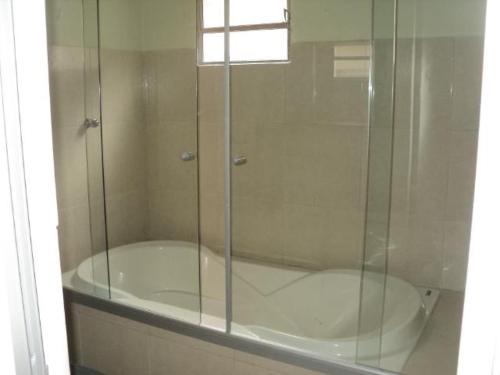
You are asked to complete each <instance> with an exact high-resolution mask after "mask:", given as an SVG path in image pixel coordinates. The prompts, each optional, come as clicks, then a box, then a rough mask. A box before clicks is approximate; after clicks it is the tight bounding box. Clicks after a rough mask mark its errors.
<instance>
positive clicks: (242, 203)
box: [232, 197, 284, 261]
mask: <svg viewBox="0 0 500 375" xmlns="http://www.w3.org/2000/svg"><path fill="white" fill-rule="evenodd" d="M283 223H284V212H283V202H282V201H276V200H274V201H273V200H267V199H257V198H254V197H248V198H244V197H233V199H232V242H233V253H234V254H235V255H244V256H246V257H248V256H252V257H254V258H257V259H266V260H272V261H281V260H282V259H283V227H284V225H283Z"/></svg>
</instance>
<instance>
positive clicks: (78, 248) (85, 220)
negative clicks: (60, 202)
mask: <svg viewBox="0 0 500 375" xmlns="http://www.w3.org/2000/svg"><path fill="white" fill-rule="evenodd" d="M58 235H59V252H60V257H61V269H62V271H63V272H65V271H69V270H71V269H73V268H75V267H76V266H78V265H79V264H80V263H81V262H82V261H83V260H84V259H86V258H88V257H89V256H90V255H91V254H92V246H91V238H90V221H89V208H88V205H81V206H73V207H68V208H66V209H59V226H58Z"/></svg>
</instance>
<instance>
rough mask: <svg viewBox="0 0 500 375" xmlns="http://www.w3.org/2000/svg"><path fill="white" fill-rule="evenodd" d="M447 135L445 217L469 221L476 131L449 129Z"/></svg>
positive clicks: (475, 152) (472, 193) (474, 166)
mask: <svg viewBox="0 0 500 375" xmlns="http://www.w3.org/2000/svg"><path fill="white" fill-rule="evenodd" d="M449 137H450V154H449V165H448V189H447V200H446V218H447V219H448V220H467V221H469V222H470V220H471V217H472V204H473V199H474V182H475V175H476V154H477V132H476V131H451V132H450V133H449Z"/></svg>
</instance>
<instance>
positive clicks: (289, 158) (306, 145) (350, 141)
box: [230, 1, 372, 362]
mask: <svg viewBox="0 0 500 375" xmlns="http://www.w3.org/2000/svg"><path fill="white" fill-rule="evenodd" d="M238 3H239V2H237V1H234V2H231V10H230V11H231V15H232V17H231V19H232V21H231V22H233V23H232V24H231V27H232V28H233V30H234V32H232V33H231V34H232V35H231V53H232V54H233V50H234V51H235V52H234V53H235V54H236V55H235V56H237V57H235V58H234V59H233V60H235V61H233V62H234V63H233V64H232V65H231V75H230V80H231V82H230V83H231V87H230V112H231V117H230V120H231V122H230V130H231V142H230V147H231V153H232V154H231V202H230V203H231V239H232V243H231V245H232V247H231V250H232V264H231V266H232V295H231V296H232V304H231V307H232V325H231V331H232V333H233V334H238V335H243V336H245V337H249V338H252V339H256V340H260V341H263V342H269V343H275V344H277V345H278V346H285V347H288V348H292V349H295V350H298V351H301V352H303V353H307V354H310V355H313V356H315V357H320V358H323V359H326V360H341V361H348V362H354V361H355V360H356V346H357V334H358V323H359V318H360V317H359V303H360V286H361V266H362V248H363V246H362V245H363V230H364V221H365V205H364V202H365V196H366V177H365V175H366V145H367V138H368V123H369V83H370V80H369V78H370V61H371V58H372V56H371V24H372V2H371V1H355V2H349V4H347V3H345V4H343V3H340V2H334V1H329V2H321V4H320V3H318V2H310V1H294V2H281V3H280V2H259V4H261V8H259V12H256V14H262V13H264V14H266V12H268V13H269V17H271V15H280V16H276V18H275V19H274V18H273V19H272V24H269V23H268V24H266V22H268V21H267V20H262V24H261V25H260V27H261V29H270V30H276V29H279V28H280V27H283V28H285V30H286V31H287V34H285V36H287V37H283V38H281V39H279V38H273V37H271V35H269V36H268V38H264V39H265V41H266V42H265V43H264V44H262V43H260V42H259V43H257V42H256V45H258V47H255V46H252V44H251V43H246V44H244V45H243V44H239V39H238V36H237V34H238V32H240V31H238V30H239V29H245V30H247V29H249V27H248V26H244V25H240V24H238V23H237V20H239V19H240V17H237V16H236V15H235V16H234V17H233V14H238V12H239V11H240V10H241V9H243V8H239V5H238ZM353 3H354V6H353V5H352V4H353ZM273 7H281V9H280V11H279V12H278V11H275V9H274V8H273ZM279 17H281V18H279ZM311 20H314V22H312V21H311ZM252 22H254V23H255V22H257V21H255V20H253V21H252ZM353 25H355V27H353ZM253 28H256V26H255V25H254V26H253ZM244 32H248V33H250V31H244ZM261 32H265V31H261ZM249 39H251V38H250V36H249ZM247 46H248V48H257V49H258V48H261V49H262V50H263V53H262V56H261V61H257V62H256V61H252V63H250V62H248V61H247V62H245V61H240V60H241V59H240V58H238V57H239V56H241V55H242V54H243V53H244V49H245V48H246V47H247ZM276 46H279V47H280V48H283V49H285V51H287V53H286V55H284V56H285V57H284V58H283V60H282V61H273V62H269V61H268V60H269V59H270V58H271V57H272V55H270V56H267V55H266V53H265V52H266V51H267V50H268V49H271V50H272V49H273V48H277V47H276ZM236 63H237V64H236Z"/></svg>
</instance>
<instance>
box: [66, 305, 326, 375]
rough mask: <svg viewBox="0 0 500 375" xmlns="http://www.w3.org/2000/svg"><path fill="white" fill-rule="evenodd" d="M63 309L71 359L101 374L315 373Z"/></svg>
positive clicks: (93, 313) (90, 312) (87, 312)
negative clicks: (69, 335) (70, 332)
mask: <svg viewBox="0 0 500 375" xmlns="http://www.w3.org/2000/svg"><path fill="white" fill-rule="evenodd" d="M67 312H68V325H69V328H70V330H71V331H72V334H71V338H72V342H71V343H70V354H71V356H72V362H73V363H75V364H79V365H83V366H86V367H90V368H93V369H96V370H98V371H101V372H103V373H105V374H106V375H115V374H119V375H139V374H140V375H155V374H158V375H159V374H169V375H186V374H190V375H202V374H219V375H233V374H239V375H285V374H286V375H315V374H316V375H320V374H319V373H318V372H314V371H310V370H305V369H303V368H300V367H295V366H291V365H288V364H285V363H281V362H277V361H273V360H270V359H265V358H262V357H258V356H254V355H251V354H248V353H244V352H240V351H238V350H233V349H230V348H227V347H223V346H219V345H215V344H212V343H208V342H205V341H201V340H198V339H194V338H190V337H187V336H183V335H178V334H176V333H173V332H170V331H166V330H163V329H159V328H155V327H152V326H147V325H145V324H141V323H138V322H134V321H131V320H127V319H124V318H121V317H118V316H116V315H111V314H108V313H104V312H101V311H99V310H94V309H91V308H88V307H85V306H82V305H78V304H72V305H71V306H70V307H68V309H67Z"/></svg>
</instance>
